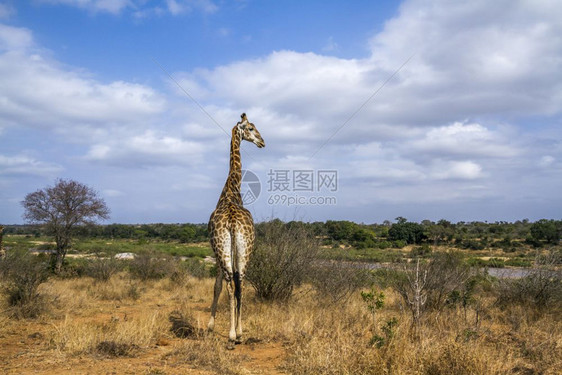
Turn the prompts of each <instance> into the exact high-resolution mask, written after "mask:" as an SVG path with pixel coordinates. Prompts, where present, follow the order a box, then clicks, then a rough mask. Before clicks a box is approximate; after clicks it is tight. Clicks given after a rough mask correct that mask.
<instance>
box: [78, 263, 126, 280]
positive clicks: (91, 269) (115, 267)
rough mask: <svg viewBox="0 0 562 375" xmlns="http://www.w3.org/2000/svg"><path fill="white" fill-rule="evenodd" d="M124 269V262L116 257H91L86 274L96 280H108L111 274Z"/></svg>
mask: <svg viewBox="0 0 562 375" xmlns="http://www.w3.org/2000/svg"><path fill="white" fill-rule="evenodd" d="M122 269H123V264H122V262H120V261H119V260H117V259H115V258H101V257H100V258H96V259H89V260H88V261H87V263H86V270H85V273H86V275H88V276H90V277H92V278H93V279H94V280H96V281H108V280H109V279H110V278H111V276H113V275H114V274H116V273H117V272H119V271H121V270H122Z"/></svg>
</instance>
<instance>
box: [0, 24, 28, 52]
mask: <svg viewBox="0 0 562 375" xmlns="http://www.w3.org/2000/svg"><path fill="white" fill-rule="evenodd" d="M32 42H33V35H32V33H31V31H30V30H28V29H25V28H19V27H13V26H7V25H3V24H0V51H3V50H12V51H13V50H21V49H26V48H28V47H31V46H32V44H33V43H32Z"/></svg>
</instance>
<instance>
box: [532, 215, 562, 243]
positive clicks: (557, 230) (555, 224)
mask: <svg viewBox="0 0 562 375" xmlns="http://www.w3.org/2000/svg"><path fill="white" fill-rule="evenodd" d="M561 232H562V221H556V220H546V219H541V220H539V221H537V222H535V223H533V225H531V237H533V239H534V240H537V241H541V240H544V241H546V242H547V243H549V244H558V242H560V234H561Z"/></svg>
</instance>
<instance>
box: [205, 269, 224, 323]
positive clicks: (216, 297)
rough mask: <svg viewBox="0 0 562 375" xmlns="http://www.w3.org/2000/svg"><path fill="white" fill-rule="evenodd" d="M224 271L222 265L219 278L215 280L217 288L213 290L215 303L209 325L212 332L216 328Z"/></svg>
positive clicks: (212, 306)
mask: <svg viewBox="0 0 562 375" xmlns="http://www.w3.org/2000/svg"><path fill="white" fill-rule="evenodd" d="M222 278H223V276H222V271H221V269H220V267H219V268H218V272H217V279H216V280H215V288H214V290H213V303H212V305H211V318H210V319H209V324H208V325H207V330H208V331H209V332H212V331H213V329H214V328H215V315H216V314H217V305H218V302H219V297H220V295H221V292H222Z"/></svg>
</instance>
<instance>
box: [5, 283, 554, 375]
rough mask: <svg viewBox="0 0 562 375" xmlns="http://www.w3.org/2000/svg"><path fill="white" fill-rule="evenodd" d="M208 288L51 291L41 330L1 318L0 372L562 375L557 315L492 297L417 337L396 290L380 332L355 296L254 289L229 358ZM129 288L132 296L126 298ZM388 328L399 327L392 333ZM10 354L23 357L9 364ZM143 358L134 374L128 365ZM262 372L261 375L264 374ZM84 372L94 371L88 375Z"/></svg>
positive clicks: (451, 313)
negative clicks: (269, 293) (283, 295)
mask: <svg viewBox="0 0 562 375" xmlns="http://www.w3.org/2000/svg"><path fill="white" fill-rule="evenodd" d="M213 282H214V281H213V280H211V279H208V278H207V279H196V278H186V279H182V280H181V281H178V280H171V279H169V278H167V279H162V280H155V281H154V280H153V281H144V282H141V281H131V279H130V278H129V277H128V275H127V274H125V273H120V274H117V275H113V276H112V277H111V278H110V279H109V281H108V282H105V283H99V282H98V283H96V282H95V281H94V280H93V279H91V278H75V279H64V280H60V279H52V280H49V281H48V282H47V283H45V284H43V285H42V286H41V288H40V292H41V293H43V294H44V295H45V296H47V298H49V299H50V300H52V301H54V302H55V303H54V304H53V307H52V309H51V312H50V313H49V314H48V315H46V316H43V317H42V318H41V319H40V322H38V321H36V320H35V321H33V320H20V321H15V320H13V319H10V318H9V317H8V316H6V315H5V314H3V313H0V331H2V332H7V333H6V334H3V333H2V332H0V358H3V359H2V361H3V362H1V363H0V366H1V367H2V368H5V369H8V370H9V369H18V370H17V371H19V369H20V367H22V366H28V367H24V369H26V370H27V371H28V372H34V371H39V373H45V374H46V373H49V372H46V370H42V369H41V361H37V360H36V358H40V357H41V356H42V355H43V356H45V358H48V359H49V360H50V361H51V362H50V363H53V364H52V366H54V367H52V368H53V372H52V373H56V372H57V371H56V369H59V370H60V369H62V368H65V367H64V366H66V363H68V361H73V360H76V361H80V362H83V361H84V358H93V359H99V358H103V359H104V360H103V361H101V362H100V361H98V362H96V361H94V363H96V364H95V366H112V367H108V370H107V372H111V371H110V370H111V369H113V370H112V371H116V372H117V373H120V372H119V369H120V368H122V366H133V367H132V369H129V370H128V371H129V373H148V372H146V371H148V370H144V368H145V367H138V368H137V370H136V372H135V367H134V366H141V365H145V364H146V363H151V366H156V365H157V364H159V366H160V367H158V368H159V369H160V370H158V371H160V373H165V374H175V373H182V372H183V373H185V372H189V371H191V370H190V369H197V371H199V372H197V373H217V374H250V373H266V374H267V373H289V374H428V375H430V374H431V375H433V374H558V373H560V370H561V369H562V321H561V319H560V315H559V311H552V312H550V313H548V312H546V313H545V312H540V314H539V313H537V312H535V311H530V310H529V308H523V307H521V306H510V307H509V308H501V309H500V308H499V307H496V306H495V305H494V301H495V297H494V296H492V295H485V296H481V298H480V304H479V310H478V316H477V314H476V313H477V310H475V309H474V308H473V307H472V308H470V309H468V311H466V312H465V311H464V310H462V309H460V308H445V309H443V310H442V311H441V312H430V313H428V314H427V315H426V317H425V319H424V321H423V322H422V324H421V329H420V330H419V332H416V334H413V332H412V330H411V314H410V313H409V312H408V311H406V310H405V309H404V307H403V306H402V305H401V300H400V297H399V296H398V295H397V294H395V293H394V292H393V291H392V290H391V289H385V290H384V293H385V295H386V299H385V306H384V308H382V309H381V310H379V311H378V312H377V321H376V322H373V318H372V315H371V314H370V312H369V311H368V309H367V308H366V306H365V303H364V302H363V301H362V299H361V297H360V295H359V291H357V292H356V293H354V294H352V295H351V297H350V298H349V299H348V300H347V301H346V302H345V303H340V304H338V303H333V302H331V301H332V300H331V298H322V297H321V296H320V295H319V294H317V293H316V292H315V291H314V290H313V289H312V288H311V287H310V286H303V287H301V288H300V289H299V290H297V291H296V295H295V297H293V298H292V299H291V300H289V301H287V302H283V303H273V302H269V303H264V302H260V301H259V300H258V299H257V298H256V297H255V296H254V294H253V290H251V289H250V288H249V287H247V288H246V291H245V294H244V303H245V304H244V310H243V320H244V329H245V339H246V344H244V345H240V346H238V347H237V348H236V350H234V351H228V350H226V342H227V338H226V333H227V332H228V324H229V323H228V313H227V303H226V298H225V295H223V298H222V299H221V301H220V305H219V312H218V315H217V326H216V328H215V332H216V333H215V334H213V335H203V334H201V330H202V329H204V328H205V326H206V323H207V319H208V314H209V313H208V307H209V305H210V302H211V293H212V286H213ZM132 285H133V286H134V288H136V290H137V293H136V294H135V293H133V294H131V292H130V289H131V287H132ZM174 311H176V315H174V316H176V317H181V319H182V321H183V322H188V323H189V324H188V326H189V328H190V329H192V330H193V332H195V333H196V334H189V335H187V336H188V337H187V338H178V337H176V335H175V334H174V332H173V331H172V330H171V329H172V328H173V326H172V325H173V324H174V322H173V321H170V320H169V319H170V314H171V313H172V312H174ZM477 318H478V319H477ZM392 319H396V321H397V323H396V324H390V325H389V324H388V322H390V321H392ZM389 327H390V328H389ZM35 332H39V333H40V334H39V335H35ZM18 335H19V336H18ZM33 335H35V336H33ZM375 335H376V336H379V337H380V338H381V339H382V341H380V340H379V341H377V342H378V343H379V344H378V345H374V344H373V340H372V339H373V337H374V336H375ZM32 336H33V337H36V338H35V339H31V338H30V337H32ZM180 336H181V335H180ZM22 342H24V344H21V343H22ZM28 342H29V344H25V343H28ZM18 345H20V347H18ZM21 345H29V346H27V347H25V348H24V349H22V348H21ZM33 345H35V346H33ZM10 346H14V347H17V351H16V349H14V352H10V350H9V348H10ZM272 346H273V349H272ZM2 348H4V349H2ZM265 348H267V350H268V352H267V353H266V352H265ZM260 349H263V350H264V352H263V353H262V354H260V353H261V352H260ZM2 350H4V351H3V352H2ZM272 351H273V352H272ZM21 353H27V354H21ZM272 353H273V354H272ZM266 354H267V355H266ZM274 354H275V355H277V356H279V357H281V359H280V360H279V361H278V363H277V362H272V360H271V359H270V358H272V357H273V356H274ZM137 358H138V359H139V362H138V363H139V364H136V363H137V362H130V361H132V360H134V359H137ZM123 361H129V362H123ZM259 363H261V364H263V366H265V367H263V368H261V369H258V367H257V366H256V364H259ZM57 366H59V367H57ZM93 366H94V365H93ZM115 369H116V370H115ZM164 369H165V370H164ZM8 370H7V372H6V373H18V372H17V371H16V370H14V371H13V372H10V371H8ZM41 371H43V372H41ZM88 371H90V373H92V372H96V371H97V368H94V369H93V370H92V369H89V370H87V371H84V373H87V372H88ZM155 371H156V370H155ZM23 372H25V371H23ZM59 373H60V371H59ZM63 373H64V372H63ZM104 373H105V372H104ZM123 373H125V372H123Z"/></svg>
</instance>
